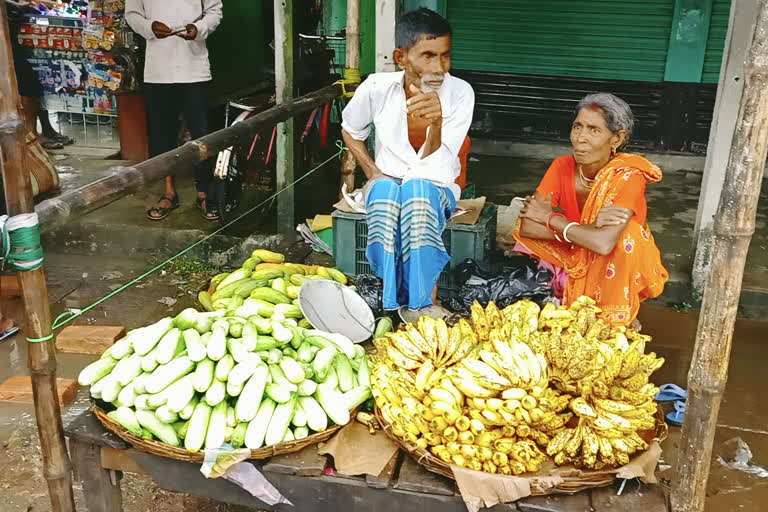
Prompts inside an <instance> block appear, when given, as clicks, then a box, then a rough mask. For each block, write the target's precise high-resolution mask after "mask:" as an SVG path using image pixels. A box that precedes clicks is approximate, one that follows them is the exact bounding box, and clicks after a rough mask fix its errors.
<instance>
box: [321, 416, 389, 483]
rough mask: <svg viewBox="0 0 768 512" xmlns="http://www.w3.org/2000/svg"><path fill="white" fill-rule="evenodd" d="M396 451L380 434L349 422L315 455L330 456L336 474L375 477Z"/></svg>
mask: <svg viewBox="0 0 768 512" xmlns="http://www.w3.org/2000/svg"><path fill="white" fill-rule="evenodd" d="M397 450H398V447H397V445H396V444H395V443H393V442H392V440H391V439H390V438H389V437H387V434H385V433H384V432H382V431H380V430H379V431H377V432H376V435H371V434H370V433H369V432H368V427H367V426H365V425H363V424H362V423H359V422H357V421H353V422H351V423H349V424H348V425H347V426H345V427H344V428H342V429H341V430H339V432H338V433H337V434H336V435H335V436H333V437H332V438H331V439H330V440H329V441H328V442H327V443H324V444H321V445H320V449H319V450H318V451H317V453H319V454H320V455H330V456H332V457H333V462H334V467H335V468H336V471H338V472H339V473H343V474H345V475H373V476H378V475H379V474H380V473H381V472H382V471H383V470H384V467H385V466H386V465H387V463H388V462H389V461H390V459H391V458H392V456H393V455H394V454H395V453H397Z"/></svg>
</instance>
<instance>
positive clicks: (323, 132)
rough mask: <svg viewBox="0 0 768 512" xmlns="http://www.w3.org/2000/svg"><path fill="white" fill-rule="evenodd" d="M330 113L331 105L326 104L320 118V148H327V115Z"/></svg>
mask: <svg viewBox="0 0 768 512" xmlns="http://www.w3.org/2000/svg"><path fill="white" fill-rule="evenodd" d="M330 112H331V104H330V103H326V104H325V107H323V115H322V116H321V117H320V129H319V130H318V131H319V132H320V147H321V148H324V147H327V146H328V115H329V114H330Z"/></svg>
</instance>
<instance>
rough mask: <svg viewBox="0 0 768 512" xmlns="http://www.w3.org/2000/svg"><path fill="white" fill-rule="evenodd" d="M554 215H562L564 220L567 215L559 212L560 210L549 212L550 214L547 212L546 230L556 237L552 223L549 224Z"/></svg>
mask: <svg viewBox="0 0 768 512" xmlns="http://www.w3.org/2000/svg"><path fill="white" fill-rule="evenodd" d="M554 217H562V218H564V219H566V220H567V217H566V216H565V215H564V214H562V213H560V212H552V213H550V214H549V216H548V217H547V230H548V231H549V232H550V233H552V234H553V235H555V238H557V233H555V229H554V228H553V227H552V225H551V224H550V222H551V221H552V219H553V218H554Z"/></svg>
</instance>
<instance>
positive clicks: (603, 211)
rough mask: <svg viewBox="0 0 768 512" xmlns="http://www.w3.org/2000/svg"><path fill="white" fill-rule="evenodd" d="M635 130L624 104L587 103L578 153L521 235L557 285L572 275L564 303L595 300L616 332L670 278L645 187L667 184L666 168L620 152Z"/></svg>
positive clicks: (578, 122) (533, 203) (532, 199)
mask: <svg viewBox="0 0 768 512" xmlns="http://www.w3.org/2000/svg"><path fill="white" fill-rule="evenodd" d="M633 124H634V120H633V116H632V111H631V109H630V108H629V105H627V104H626V103H625V102H624V101H623V100H621V99H620V98H617V97H616V96H614V95H612V94H606V93H599V94H591V95H589V96H586V97H584V98H583V99H582V100H581V101H580V102H579V104H578V106H577V108H576V119H575V120H574V122H573V126H572V128H571V144H572V145H573V154H572V155H566V156H561V157H559V158H556V159H555V160H554V161H553V162H552V164H551V165H550V167H549V169H548V170H547V173H546V174H545V176H544V178H543V179H542V180H541V183H539V186H538V188H537V189H536V194H535V195H533V196H528V197H527V198H526V200H525V206H524V207H523V208H522V210H521V212H520V219H519V220H518V223H517V227H516V229H515V232H514V236H515V238H516V239H517V241H518V244H517V246H516V249H517V250H519V251H521V252H525V253H528V254H532V255H533V256H534V257H536V258H538V259H539V260H540V263H541V265H542V266H547V267H549V268H551V269H553V270H554V271H555V281H557V279H558V277H561V276H562V277H565V276H567V280H566V283H565V285H564V287H561V288H560V290H561V291H562V292H563V301H564V303H565V304H569V303H570V302H572V301H573V300H575V299H576V298H578V297H579V296H581V295H587V296H589V297H592V298H593V299H595V301H597V304H598V305H599V306H600V308H601V309H602V318H603V319H604V320H605V321H607V322H610V323H611V324H613V325H629V324H630V323H632V322H633V320H635V318H636V317H637V312H638V310H639V308H640V303H641V302H642V301H643V300H645V299H647V298H649V297H657V296H658V295H660V294H661V292H662V291H663V290H664V283H666V281H667V279H668V278H669V274H668V272H667V270H666V269H665V268H664V266H663V265H662V263H661V255H660V254H659V249H658V247H656V244H655V242H654V240H653V236H652V235H651V231H650V229H649V228H648V225H647V223H646V218H647V213H648V205H647V203H646V200H645V187H646V184H647V183H656V182H658V181H660V180H661V169H659V168H658V167H657V166H655V165H654V164H652V163H650V162H649V161H648V160H646V159H645V158H643V157H642V156H640V155H635V154H631V153H623V152H620V150H621V149H622V148H623V147H624V146H625V145H626V143H627V141H628V139H629V136H630V135H631V133H632V127H633ZM555 290H556V292H557V291H559V290H558V286H555Z"/></svg>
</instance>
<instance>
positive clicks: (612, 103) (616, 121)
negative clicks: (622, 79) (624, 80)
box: [576, 92, 635, 149]
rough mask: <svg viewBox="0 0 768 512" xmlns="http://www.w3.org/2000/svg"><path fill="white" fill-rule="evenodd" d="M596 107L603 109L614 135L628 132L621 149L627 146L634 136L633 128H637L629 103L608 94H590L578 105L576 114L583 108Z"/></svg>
mask: <svg viewBox="0 0 768 512" xmlns="http://www.w3.org/2000/svg"><path fill="white" fill-rule="evenodd" d="M594 106H597V107H600V108H601V109H603V117H604V118H605V124H607V125H608V129H609V130H611V131H612V132H613V133H616V132H618V131H619V130H624V131H626V132H627V136H626V137H624V142H623V143H622V144H621V147H624V146H626V145H627V142H628V141H629V137H630V135H632V128H634V126H635V116H634V115H633V114H632V109H631V108H629V105H627V102H626V101H624V100H623V99H621V98H619V97H618V96H614V95H613V94H611V93H607V92H598V93H595V94H588V95H586V96H584V97H583V98H582V99H581V101H579V104H578V105H576V114H577V115H578V113H579V112H580V111H581V109H583V108H590V107H594ZM621 147H620V148H619V149H621Z"/></svg>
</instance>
